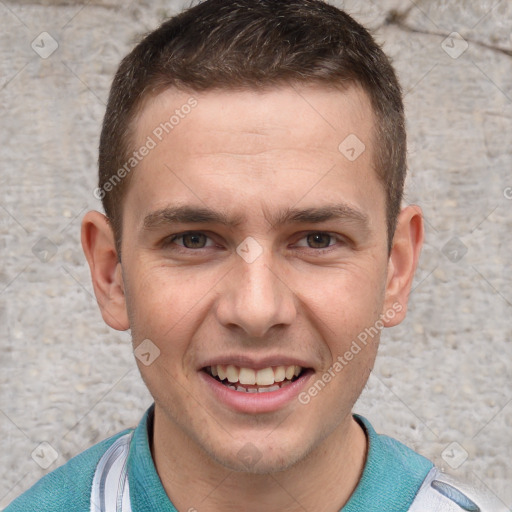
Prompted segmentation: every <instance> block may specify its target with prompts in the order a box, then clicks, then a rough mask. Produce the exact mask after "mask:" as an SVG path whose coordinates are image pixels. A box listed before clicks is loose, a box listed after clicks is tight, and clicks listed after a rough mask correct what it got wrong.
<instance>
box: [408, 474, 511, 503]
mask: <svg viewBox="0 0 512 512" xmlns="http://www.w3.org/2000/svg"><path fill="white" fill-rule="evenodd" d="M425 510H428V511H429V512H461V511H464V510H474V511H479V512H507V510H508V509H507V507H506V506H505V505H504V504H503V503H502V502H500V500H499V499H498V498H497V497H496V496H494V495H493V494H492V493H491V492H490V491H489V489H487V488H485V487H483V486H482V485H481V483H480V482H477V481H475V482H472V483H469V482H462V481H460V480H458V479H456V478H454V477H453V476H451V475H448V474H445V473H443V472H442V471H440V470H439V469H438V468H436V467H434V468H432V470H431V471H430V472H429V474H428V475H427V477H426V478H425V480H424V482H423V485H422V486H421V489H420V490H419V492H418V494H417V495H416V498H415V500H414V502H413V504H412V506H411V508H410V509H409V512H423V511H425Z"/></svg>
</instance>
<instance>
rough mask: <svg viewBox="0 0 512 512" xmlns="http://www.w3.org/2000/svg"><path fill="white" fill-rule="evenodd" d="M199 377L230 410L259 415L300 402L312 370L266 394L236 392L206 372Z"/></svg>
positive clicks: (200, 373) (202, 372)
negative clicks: (295, 401)
mask: <svg viewBox="0 0 512 512" xmlns="http://www.w3.org/2000/svg"><path fill="white" fill-rule="evenodd" d="M199 375H200V377H201V379H202V380H203V382H205V383H206V385H207V386H208V387H209V389H211V390H212V392H213V393H214V395H215V396H216V398H217V399H218V400H220V401H221V402H222V403H224V404H225V405H227V406H228V407H229V408H230V409H234V410H235V411H238V412H244V413H252V414H258V413H263V412H273V411H277V410H278V409H281V408H283V407H284V406H285V405H286V404H288V403H290V402H291V401H293V400H294V399H295V400H298V398H297V397H298V395H299V393H300V392H301V390H303V389H304V388H305V387H306V385H307V382H308V381H309V379H310V378H311V376H312V375H313V371H312V370H306V371H305V372H303V374H302V375H301V376H300V377H299V378H298V379H296V380H294V381H293V382H292V383H291V384H288V385H287V386H284V387H282V388H281V389H278V390H275V391H267V392H265V393H246V392H244V391H235V390H233V389H230V388H228V387H227V386H224V384H221V383H220V382H219V381H218V380H217V379H215V378H213V377H212V376H211V375H209V374H208V373H206V372H205V371H202V370H201V371H200V372H199Z"/></svg>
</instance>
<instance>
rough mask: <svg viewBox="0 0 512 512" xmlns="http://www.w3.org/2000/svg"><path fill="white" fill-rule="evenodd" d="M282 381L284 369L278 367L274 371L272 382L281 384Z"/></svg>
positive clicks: (284, 374) (284, 376) (284, 373)
mask: <svg viewBox="0 0 512 512" xmlns="http://www.w3.org/2000/svg"><path fill="white" fill-rule="evenodd" d="M299 368H300V366H299ZM284 379H286V368H285V367H284V366H278V367H277V368H275V369H274V382H283V380H284Z"/></svg>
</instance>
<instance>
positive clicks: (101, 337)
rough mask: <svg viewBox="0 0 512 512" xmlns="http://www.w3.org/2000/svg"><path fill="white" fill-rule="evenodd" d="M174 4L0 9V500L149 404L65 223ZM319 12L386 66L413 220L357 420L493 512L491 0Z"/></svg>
mask: <svg viewBox="0 0 512 512" xmlns="http://www.w3.org/2000/svg"><path fill="white" fill-rule="evenodd" d="M188 3H189V2H186V3H185V2H182V1H171V0H168V1H164V0H156V1H152V2H150V1H149V0H145V1H142V2H122V1H121V0H104V1H102V0H93V1H89V2H74V1H71V0H68V1H66V0H61V1H55V0H54V1H50V0H48V1H39V2H36V1H28V0H23V1H17V2H14V1H5V0H4V1H3V2H0V13H1V17H0V23H1V26H2V29H1V30H0V39H1V45H0V51H1V59H0V109H1V119H2V131H1V132H0V155H1V170H0V187H1V188H0V191H1V194H0V251H1V252H0V254H1V262H2V265H1V268H0V344H1V345H0V346H1V354H2V356H1V358H0V432H1V436H0V468H2V472H3V473H2V478H1V479H0V509H1V508H2V506H5V505H6V504H7V503H9V501H10V500H12V499H13V498H14V497H15V496H16V495H18V494H19V493H20V492H22V491H23V490H25V489H26V488H28V487H29V486H30V485H31V484H32V483H33V482H34V481H35V480H37V479H39V478H40V477H41V476H42V475H43V474H44V473H45V472H46V471H50V470H52V469H54V468H55V467H57V466H58V465H60V464H62V463H64V462H65V461H66V460H67V459H69V458H70V457H71V456H73V455H75V454H77V453H78V452H80V451H82V450H83V449H85V448H86V447H88V446H90V445H91V444H93V443H95V442H98V441H99V440H101V439H104V438H106V437H107V436H109V435H111V434H113V433H115V432H117V431H119V430H121V429H122V428H125V427H127V426H132V425H134V424H135V423H137V421H138V420H139V418H140V416H141V414H142V412H143V411H144V410H145V409H146V407H147V406H148V405H149V403H150V401H151V399H150V397H149V395H148V393H147V391H146V390H145V388H144V386H143V384H142V382H141V379H140V377H139V375H138V371H137V369H136V366H135V363H134V359H133V354H132V353H131V349H130V338H129V334H128V333H119V332H116V331H113V330H111V329H110V328H108V327H107V326H106V325H104V323H103V321H102V319H101V317H100V314H99V311H98V309H97V306H96V303H95V299H94V296H93V292H92V286H91V283H90V278H89V272H88V268H87V266H86V263H85V259H84V256H83V254H82V251H81V247H80V242H79V228H80V220H81V218H82V216H83V214H84V212H85V211H87V210H88V209H100V205H99V202H98V201H97V200H96V199H95V198H94V197H93V195H92V191H93V189H94V188H95V183H96V158H97V154H96V151H97V143H98V136H99V128H100V123H101V120H102V115H103V112H104V108H105V102H106V98H107V94H108V88H109V86H110V81H111V78H112V75H113V73H114V71H115V69H116V66H117V64H118V63H119V60H120V59H121V58H122V56H124V54H125V53H126V52H127V51H128V50H129V49H130V48H131V46H132V44H133V42H134V41H135V38H136V37H137V36H138V35H140V34H141V33H143V32H146V31H148V30H150V29H152V28H155V27H156V26H157V25H158V23H159V22H160V21H161V20H162V19H163V17H164V16H167V15H171V14H173V13H174V12H177V11H179V10H180V9H181V7H182V6H184V5H186V4H188ZM337 5H340V6H344V7H345V8H346V9H347V10H348V11H349V12H350V13H352V14H353V15H354V16H355V17H356V18H357V19H358V20H359V21H361V22H363V23H364V24H366V25H367V26H369V27H370V28H372V29H374V30H375V34H376V37H377V39H378V40H379V41H380V42H381V43H383V45H384V49H385V50H386V51H387V52H388V54H389V55H391V56H392V57H393V60H394V63H395V65H396V68H397V70H398V72H399V75H400V79H401V82H402V84H403V87H404V91H405V101H406V106H407V118H408V132H409V141H410V142H409V167H410V176H409V181H408V186H407V200H408V201H409V202H416V203H418V204H420V205H421V206H422V208H423V210H424V213H425V217H426V245H425V248H424V251H423V254H422V258H421V262H420V269H419V271H418V275H417V278H416V281H415V285H414V291H413V293H412V295H411V304H410V313H409V316H408V319H407V320H406V321H405V322H404V323H403V324H402V325H401V326H399V327H396V328H393V329H391V330H387V331H385V332H384V334H383V337H382V344H381V351H380V357H379V359H378V363H377V365H376V367H375V371H374V374H373V376H372V377H371V378H370V381H369V383H368V386H367V389H366V390H365V392H364V394H363V397H362V398H361V400H360V401H359V403H358V405H357V411H358V412H360V413H362V414H364V415H366V416H367V417H368V418H369V419H370V420H371V421H372V422H373V423H374V426H375V427H376V429H377V430H378V431H380V432H383V433H387V434H388V435H392V436H395V437H397V438H398V439H400V440H402V441H403V442H405V443H406V444H408V445H410V446H411V447H413V448H415V449H416V450H417V451H419V452H420V453H422V454H424V455H426V456H427V457H429V458H431V459H432V460H433V461H434V462H436V463H437V464H438V465H440V466H442V467H443V468H445V469H446V470H447V471H449V472H451V473H453V474H456V475H458V476H461V477H463V478H477V479H479V480H481V481H482V482H483V483H484V484H485V485H487V486H488V487H489V488H490V489H491V490H492V491H493V492H494V493H495V494H496V495H497V496H498V497H500V499H501V500H502V501H503V502H504V503H505V504H506V505H507V506H508V507H511V508H512V486H510V481H511V479H512V386H511V384H512V336H511V334H512V326H511V321H510V318H511V316H512V290H511V284H512V268H511V265H510V260H511V253H512V242H511V236H510V233H511V231H512V229H511V228H512V172H511V169H512V38H511V32H510V27H512V5H511V2H510V1H508V0H502V1H499V0H492V1H490V0H489V1H480V2H477V1H469V0H467V1H466V2H464V1H455V0H454V1H441V0H430V1H428V0H416V1H414V2H413V1H412V0H387V1H383V2H377V0H375V2H372V1H365V2H355V1H350V2H349V1H347V2H345V3H342V2H338V3H337ZM42 32H47V33H48V34H50V35H44V34H43V35H40V34H41V33H42ZM453 32H457V33H458V34H460V36H461V37H462V39H459V38H458V37H457V36H454V35H452V36H451V37H449V35H450V34H452V33H453ZM41 40H43V41H41ZM32 41H34V42H33V43H32ZM54 41H55V42H54ZM56 44H58V48H56V50H55V51H54V53H52V54H51V55H48V54H49V53H50V52H51V51H52V49H53V46H55V45H56ZM42 442H47V443H49V445H46V444H44V445H42V447H39V448H37V447H38V446H39V444H40V443H42ZM34 450H35V451H34ZM32 455H33V457H32ZM38 455H39V457H38ZM53 455H55V457H57V458H56V460H55V461H53V458H54V457H53ZM36 461H38V462H39V463H42V464H43V465H46V463H50V462H52V461H53V462H52V464H51V465H50V466H49V467H48V468H47V469H46V470H45V469H43V468H41V467H40V466H39V465H38V464H37V462H36Z"/></svg>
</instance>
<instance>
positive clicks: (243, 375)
mask: <svg viewBox="0 0 512 512" xmlns="http://www.w3.org/2000/svg"><path fill="white" fill-rule="evenodd" d="M301 371H302V367H301V366H296V365H290V366H275V367H271V366H269V367H267V368H262V369H261V370H254V369H252V368H239V367H238V366H235V365H232V364H228V365H227V366H225V365H221V364H218V365H214V366H210V373H211V374H212V375H213V376H214V377H218V378H219V379H220V380H221V381H223V380H226V379H227V380H228V382H229V383H230V384H237V383H238V384H241V385H242V386H254V385H257V386H273V388H272V389H271V390H272V391H273V390H274V387H275V386H274V384H280V383H283V384H282V385H285V384H290V381H291V380H292V379H293V378H294V377H297V376H298V375H299V374H300V372H301ZM228 387H230V388H232V389H235V388H237V386H230V385H228ZM240 387H241V386H238V388H240ZM280 387H282V386H277V389H279V388H280ZM242 389H243V390H244V391H245V390H246V389H247V390H248V392H249V393H254V392H256V391H253V390H252V388H242ZM254 389H256V388H254ZM238 390H239V391H240V389H238ZM258 391H259V390H258ZM261 391H269V388H265V389H264V390H261Z"/></svg>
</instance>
